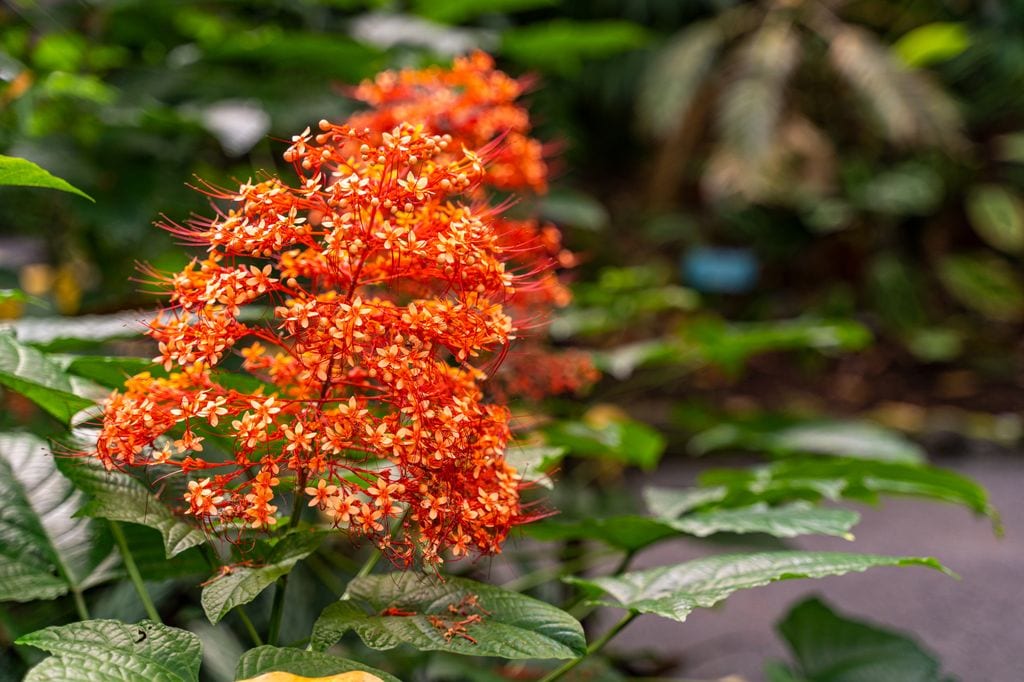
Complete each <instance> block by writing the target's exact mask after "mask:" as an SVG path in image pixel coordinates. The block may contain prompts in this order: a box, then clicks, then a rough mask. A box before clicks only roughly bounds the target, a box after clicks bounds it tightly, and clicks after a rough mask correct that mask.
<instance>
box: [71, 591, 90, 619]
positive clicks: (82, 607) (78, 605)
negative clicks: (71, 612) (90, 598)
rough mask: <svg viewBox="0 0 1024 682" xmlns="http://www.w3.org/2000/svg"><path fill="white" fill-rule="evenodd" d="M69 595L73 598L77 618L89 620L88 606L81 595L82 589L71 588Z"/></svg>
mask: <svg viewBox="0 0 1024 682" xmlns="http://www.w3.org/2000/svg"><path fill="white" fill-rule="evenodd" d="M71 596H72V597H74V600H75V612H76V613H78V619H79V620H89V607H88V606H86V604H85V597H84V596H82V591H81V590H77V589H73V590H71Z"/></svg>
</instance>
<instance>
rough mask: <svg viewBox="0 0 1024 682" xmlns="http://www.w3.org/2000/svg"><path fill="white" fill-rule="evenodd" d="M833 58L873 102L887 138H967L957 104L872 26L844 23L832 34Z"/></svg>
mask: <svg viewBox="0 0 1024 682" xmlns="http://www.w3.org/2000/svg"><path fill="white" fill-rule="evenodd" d="M829 58H830V60H831V62H832V65H833V66H834V67H835V69H836V71H837V72H838V73H839V75H840V76H841V77H842V78H843V79H844V80H845V81H846V82H848V83H849V84H850V86H851V87H852V88H853V89H854V90H855V91H856V92H857V94H858V95H859V96H860V98H861V99H862V100H863V101H864V102H865V103H866V104H867V105H868V107H870V109H871V110H872V112H873V113H874V114H875V118H876V119H877V120H878V122H879V123H880V124H881V128H882V133H883V134H884V135H885V136H886V137H887V138H888V139H890V140H892V141H894V142H897V143H902V144H914V143H916V144H931V145H941V146H945V147H951V148H955V147H957V146H959V145H960V144H961V143H962V137H961V131H960V128H961V119H960V113H959V111H958V110H957V106H956V103H955V102H954V101H953V100H952V99H950V97H949V96H948V95H947V94H946V93H945V91H943V90H942V89H941V88H940V87H938V86H937V85H936V84H935V83H934V82H932V81H931V80H930V79H929V78H928V76H927V74H925V73H923V72H921V71H913V70H911V69H908V68H907V67H905V66H904V65H903V64H902V63H901V62H900V61H899V60H898V59H896V57H895V56H894V55H893V53H892V52H890V51H889V50H888V48H887V47H886V46H885V45H884V44H882V43H880V42H879V41H878V40H877V39H876V38H875V37H874V36H873V35H872V34H871V33H869V32H868V31H865V30H864V29H862V28H859V27H857V26H853V25H851V24H843V25H842V26H841V27H840V28H839V29H838V30H837V31H836V32H835V34H834V35H831V36H830V40H829Z"/></svg>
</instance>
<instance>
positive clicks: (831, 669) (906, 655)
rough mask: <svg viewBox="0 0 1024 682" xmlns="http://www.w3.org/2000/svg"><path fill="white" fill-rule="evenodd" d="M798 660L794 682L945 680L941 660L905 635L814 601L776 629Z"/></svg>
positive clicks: (806, 602)
mask: <svg viewBox="0 0 1024 682" xmlns="http://www.w3.org/2000/svg"><path fill="white" fill-rule="evenodd" d="M777 628H778V631H779V634H781V635H782V637H783V639H785V640H786V642H787V643H788V644H789V648H790V651H792V653H793V657H794V658H795V659H796V676H795V677H794V679H801V680H803V679H806V680H813V682H943V681H945V680H948V678H946V677H945V676H944V675H942V674H941V671H940V665H939V662H938V661H937V660H936V659H935V658H934V656H932V655H931V654H929V653H928V652H927V651H925V650H924V649H922V648H921V646H920V645H919V644H918V643H917V642H915V641H914V640H913V639H911V638H909V637H907V636H906V635H904V634H902V633H899V632H896V631H892V630H886V629H883V628H879V627H876V626H874V625H870V624H868V623H864V622H861V621H857V620H851V619H848V618H845V617H843V616H840V615H839V614H837V613H835V612H833V611H832V610H831V609H829V608H828V606H826V605H825V604H823V603H822V602H821V601H819V600H818V599H816V598H813V597H812V598H810V599H807V600H804V601H803V602H801V603H799V604H797V605H796V606H795V607H793V609H792V610H791V611H790V612H789V614H788V615H787V616H786V617H785V619H784V620H783V621H782V622H780V623H779V624H778V626H777Z"/></svg>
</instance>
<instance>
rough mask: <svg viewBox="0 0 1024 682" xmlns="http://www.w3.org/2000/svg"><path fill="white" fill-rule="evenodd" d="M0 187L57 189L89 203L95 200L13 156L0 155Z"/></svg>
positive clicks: (64, 181) (43, 170)
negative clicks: (82, 198) (84, 199)
mask: <svg viewBox="0 0 1024 682" xmlns="http://www.w3.org/2000/svg"><path fill="white" fill-rule="evenodd" d="M0 185H17V186H19V187H46V188H49V189H57V190H60V191H61V192H70V193H71V194H77V195H78V196H80V197H85V198H86V199H88V200H89V201H93V202H95V200H94V199H93V198H92V197H91V196H89V195H88V194H86V193H85V192H83V191H82V190H80V189H78V188H77V187H75V186H74V185H72V184H71V183H69V182H68V181H67V180H63V179H61V178H58V177H57V176H56V175H52V174H51V173H50V172H49V171H47V170H46V169H44V168H40V167H39V166H37V165H36V164H34V163H32V162H31V161H28V160H27V159H19V158H18V157H15V156H4V155H2V154H0Z"/></svg>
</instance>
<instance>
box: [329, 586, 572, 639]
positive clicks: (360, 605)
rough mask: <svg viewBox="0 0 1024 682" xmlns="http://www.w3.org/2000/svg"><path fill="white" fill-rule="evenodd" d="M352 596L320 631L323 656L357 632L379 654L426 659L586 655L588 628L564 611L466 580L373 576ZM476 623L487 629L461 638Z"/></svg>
mask: <svg viewBox="0 0 1024 682" xmlns="http://www.w3.org/2000/svg"><path fill="white" fill-rule="evenodd" d="M348 594H349V596H350V599H346V600H342V601H338V602H335V603H334V604H331V605H330V606H328V607H327V608H326V609H325V610H324V612H323V614H322V615H321V616H320V618H319V619H318V620H317V622H316V624H315V625H314V626H313V637H312V644H313V648H314V649H315V650H323V649H326V648H327V647H329V646H331V645H332V644H334V643H335V642H337V641H338V639H339V638H340V637H341V636H342V635H343V634H345V633H346V632H347V631H349V630H354V631H355V632H356V633H357V634H358V635H359V637H360V638H361V639H362V640H363V642H364V643H365V644H366V645H367V646H370V647H372V648H374V649H391V648H393V647H396V646H398V645H399V644H410V645H412V646H414V647H416V648H417V649H419V650H421V651H434V650H436V651H448V652H451V653H458V654H467V655H471V656H497V657H500V658H512V659H521V658H563V659H564V658H576V657H577V656H580V655H581V654H582V653H583V651H584V650H585V649H586V640H585V638H584V636H583V628H582V627H581V626H580V624H579V622H578V621H577V620H576V619H575V618H573V617H572V616H570V615H569V614H567V613H565V612H564V611H562V610H561V609H558V608H555V607H554V606H551V605H550V604H546V603H544V602H542V601H538V600H537V599H533V598H532V597H527V596H525V595H522V594H519V593H518V592H511V591H509V590H505V589H502V588H500V587H495V586H493V585H487V584H484V583H478V582H475V581H473V580H467V579H465V578H445V579H444V581H443V582H442V581H441V580H440V579H439V578H437V577H434V576H424V575H417V574H415V573H408V572H407V573H395V574H390V575H373V576H366V577H363V578H357V579H355V580H353V581H352V582H351V583H350V584H349V591H348ZM449 607H450V608H449ZM471 616H479V621H478V622H472V623H468V624H465V625H464V626H462V628H463V629H461V630H460V629H459V626H458V625H457V623H459V622H460V621H463V620H465V619H467V618H469V617H471ZM474 620H476V619H474Z"/></svg>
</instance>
